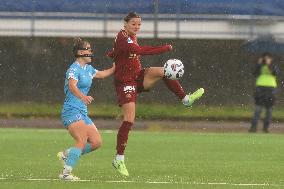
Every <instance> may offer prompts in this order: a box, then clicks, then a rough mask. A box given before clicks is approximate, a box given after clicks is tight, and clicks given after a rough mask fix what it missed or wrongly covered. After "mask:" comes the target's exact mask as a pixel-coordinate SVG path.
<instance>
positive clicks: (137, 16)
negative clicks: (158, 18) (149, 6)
mask: <svg viewBox="0 0 284 189" xmlns="http://www.w3.org/2000/svg"><path fill="white" fill-rule="evenodd" d="M132 18H141V16H139V15H138V14H137V13H136V12H129V13H128V14H127V15H126V16H125V17H124V18H123V20H124V21H125V22H129V20H131V19H132Z"/></svg>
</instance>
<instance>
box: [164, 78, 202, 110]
mask: <svg viewBox="0 0 284 189" xmlns="http://www.w3.org/2000/svg"><path fill="white" fill-rule="evenodd" d="M163 80H164V83H165V84H166V86H167V87H168V89H169V90H170V91H172V92H173V93H174V94H175V95H176V96H177V97H178V98H179V99H181V101H182V103H183V104H184V105H185V106H187V107H191V106H192V104H193V103H194V102H195V101H196V100H198V99H199V98H200V97H202V95H203V94H204V89H203V88H200V89H198V90H197V91H195V92H194V93H192V94H190V93H189V94H188V95H186V94H185V92H184V90H183V88H182V86H181V85H180V83H179V81H177V80H171V79H168V78H165V77H164V78H163Z"/></svg>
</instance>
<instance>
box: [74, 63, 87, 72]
mask: <svg viewBox="0 0 284 189" xmlns="http://www.w3.org/2000/svg"><path fill="white" fill-rule="evenodd" d="M75 63H76V64H77V65H78V66H80V68H82V69H83V70H85V69H86V68H87V64H85V66H81V64H80V63H79V62H77V61H76V62H75Z"/></svg>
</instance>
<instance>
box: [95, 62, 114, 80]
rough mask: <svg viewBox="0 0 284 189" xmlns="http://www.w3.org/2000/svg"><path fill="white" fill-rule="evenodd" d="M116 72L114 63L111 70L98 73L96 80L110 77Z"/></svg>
mask: <svg viewBox="0 0 284 189" xmlns="http://www.w3.org/2000/svg"><path fill="white" fill-rule="evenodd" d="M114 70H115V63H113V64H112V67H111V68H109V69H106V70H102V71H97V72H96V74H95V76H94V78H97V79H103V78H106V77H108V76H110V75H111V74H113V73H114Z"/></svg>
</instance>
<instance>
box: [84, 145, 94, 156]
mask: <svg viewBox="0 0 284 189" xmlns="http://www.w3.org/2000/svg"><path fill="white" fill-rule="evenodd" d="M91 151H93V150H92V147H91V144H90V143H87V144H86V146H85V148H84V149H83V151H82V155H84V154H87V153H90V152H91Z"/></svg>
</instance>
